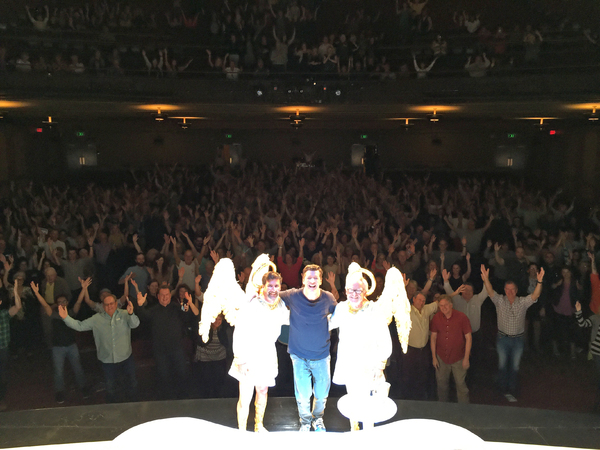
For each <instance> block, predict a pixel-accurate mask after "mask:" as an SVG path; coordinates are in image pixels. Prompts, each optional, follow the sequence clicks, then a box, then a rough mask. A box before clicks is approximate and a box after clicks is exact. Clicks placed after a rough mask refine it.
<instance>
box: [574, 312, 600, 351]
mask: <svg viewBox="0 0 600 450" xmlns="http://www.w3.org/2000/svg"><path fill="white" fill-rule="evenodd" d="M575 317H576V318H577V324H578V325H579V326H580V327H581V328H591V329H592V335H591V338H590V352H591V353H592V355H597V356H600V315H598V314H596V315H593V316H591V317H590V318H589V319H584V318H583V313H582V312H581V311H575Z"/></svg>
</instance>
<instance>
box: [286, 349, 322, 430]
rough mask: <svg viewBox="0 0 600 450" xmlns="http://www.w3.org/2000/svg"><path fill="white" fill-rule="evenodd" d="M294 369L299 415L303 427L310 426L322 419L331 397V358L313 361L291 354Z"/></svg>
mask: <svg viewBox="0 0 600 450" xmlns="http://www.w3.org/2000/svg"><path fill="white" fill-rule="evenodd" d="M290 358H291V359H292V366H293V368H294V391H295V394H296V403H297V404H298V414H299V415H300V423H301V424H302V425H310V424H311V423H312V421H313V419H322V418H323V413H324V412H325V404H326V403H327V397H328V396H329V387H330V386H331V375H330V367H329V361H330V359H331V357H330V356H328V357H327V358H323V359H318V360H311V359H304V358H300V357H298V356H296V355H292V354H290ZM313 394H314V396H315V400H314V404H313V410H312V412H311V410H310V398H311V396H312V395H313Z"/></svg>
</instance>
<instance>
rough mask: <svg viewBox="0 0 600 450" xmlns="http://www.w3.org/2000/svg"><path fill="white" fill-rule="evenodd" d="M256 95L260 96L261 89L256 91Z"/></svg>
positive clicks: (261, 93)
mask: <svg viewBox="0 0 600 450" xmlns="http://www.w3.org/2000/svg"><path fill="white" fill-rule="evenodd" d="M256 95H257V96H258V97H262V95H263V91H261V90H260V89H259V90H258V91H256Z"/></svg>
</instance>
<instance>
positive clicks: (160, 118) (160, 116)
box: [152, 108, 169, 122]
mask: <svg viewBox="0 0 600 450" xmlns="http://www.w3.org/2000/svg"><path fill="white" fill-rule="evenodd" d="M168 117H169V116H167V115H166V114H163V112H162V110H161V109H160V108H157V112H156V113H153V114H152V118H153V119H154V120H156V121H157V122H164V121H165V120H166V119H167V118H168Z"/></svg>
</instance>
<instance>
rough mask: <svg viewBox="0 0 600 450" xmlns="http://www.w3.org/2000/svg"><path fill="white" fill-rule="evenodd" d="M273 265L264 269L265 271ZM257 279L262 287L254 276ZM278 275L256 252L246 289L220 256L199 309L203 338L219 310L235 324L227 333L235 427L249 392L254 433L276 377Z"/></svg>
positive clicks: (243, 420)
mask: <svg viewBox="0 0 600 450" xmlns="http://www.w3.org/2000/svg"><path fill="white" fill-rule="evenodd" d="M271 268H272V269H273V270H272V271H269V269H271ZM258 277H261V278H262V285H257V284H255V279H258ZM280 289H281V275H279V274H278V273H277V272H276V271H275V265H274V264H272V263H271V262H270V260H269V257H268V255H261V256H259V257H258V258H257V259H256V261H254V264H252V273H251V274H250V280H249V282H248V284H247V286H246V292H245V293H244V291H242V289H241V288H240V287H239V285H238V284H237V281H236V279H235V269H234V266H233V262H232V261H231V260H230V259H227V258H223V259H221V260H220V261H219V262H218V263H217V265H216V266H215V269H214V272H213V275H212V277H211V280H210V283H209V285H208V288H207V289H206V292H205V293H204V304H203V307H202V320H201V323H200V328H199V334H200V335H201V336H202V340H204V342H207V341H208V338H209V333H210V324H211V323H212V322H214V320H215V319H216V317H217V316H218V315H219V314H220V313H221V312H223V314H224V316H225V319H226V320H227V321H228V322H229V323H230V324H231V325H233V326H234V327H235V329H234V332H233V354H234V358H233V363H232V365H231V368H230V369H229V375H231V376H232V377H234V378H235V379H237V380H238V381H239V389H240V395H239V400H238V403H237V420H238V428H239V429H240V430H246V424H247V421H248V411H249V408H250V402H251V401H252V394H253V393H254V390H255V389H256V398H255V401H254V408H255V416H254V431H255V432H262V431H267V430H266V429H265V427H264V425H263V418H264V415H265V409H266V407H267V391H268V389H269V386H275V378H276V377H277V350H276V348H275V341H276V340H277V338H278V337H279V335H280V333H281V326H282V325H284V324H286V325H287V324H289V317H290V314H289V311H288V309H287V308H286V306H285V303H284V302H283V301H282V300H281V299H280V298H279V291H280Z"/></svg>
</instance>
